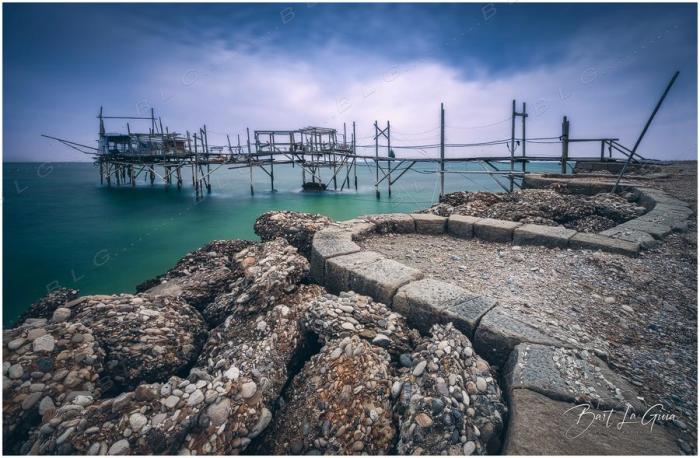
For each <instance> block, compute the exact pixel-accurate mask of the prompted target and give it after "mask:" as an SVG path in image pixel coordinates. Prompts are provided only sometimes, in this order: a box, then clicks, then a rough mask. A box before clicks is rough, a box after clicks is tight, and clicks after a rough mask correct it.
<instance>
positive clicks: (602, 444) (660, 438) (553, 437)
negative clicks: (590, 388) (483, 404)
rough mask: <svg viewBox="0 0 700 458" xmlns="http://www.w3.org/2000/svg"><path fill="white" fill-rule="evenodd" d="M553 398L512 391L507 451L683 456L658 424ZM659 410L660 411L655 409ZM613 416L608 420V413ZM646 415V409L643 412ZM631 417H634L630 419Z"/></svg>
mask: <svg viewBox="0 0 700 458" xmlns="http://www.w3.org/2000/svg"><path fill="white" fill-rule="evenodd" d="M586 408H587V406H586V405H585V404H584V405H581V406H580V407H577V406H576V404H571V403H567V402H561V401H555V400H552V399H549V398H548V397H546V396H543V395H541V394H539V393H535V392H533V391H530V390H525V389H517V390H514V391H513V392H512V393H511V395H510V404H509V421H508V429H507V430H506V438H505V444H504V447H503V450H502V453H503V454H504V455H670V454H680V450H679V449H678V446H677V445H676V444H675V442H674V440H673V437H672V436H671V434H670V433H669V432H668V431H667V430H666V429H665V428H664V426H663V425H661V424H660V423H659V422H655V424H653V428H652V427H651V426H652V425H651V424H650V423H647V424H642V423H641V422H639V418H640V417H639V416H638V417H637V421H636V422H634V423H632V422H629V423H623V424H622V425H621V426H620V427H619V428H618V424H619V423H620V422H621V421H623V420H624V419H625V416H624V412H619V411H613V412H612V413H610V412H609V411H607V412H606V411H602V410H596V409H594V408H593V407H592V406H591V407H590V408H588V410H584V409H586ZM656 413H660V412H658V411H657V412H656ZM609 414H610V420H609V421H607V420H608V415H609ZM641 414H643V412H642V413H641ZM626 420H628V421H629V420H630V418H629V417H628V418H626Z"/></svg>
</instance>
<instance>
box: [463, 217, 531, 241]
mask: <svg viewBox="0 0 700 458" xmlns="http://www.w3.org/2000/svg"><path fill="white" fill-rule="evenodd" d="M520 226H522V224H521V223H516V222H514V221H505V220H501V219H492V218H479V220H478V221H475V222H474V237H476V238H479V239H481V240H488V241H491V242H511V241H512V240H513V231H514V230H515V228H517V227H520Z"/></svg>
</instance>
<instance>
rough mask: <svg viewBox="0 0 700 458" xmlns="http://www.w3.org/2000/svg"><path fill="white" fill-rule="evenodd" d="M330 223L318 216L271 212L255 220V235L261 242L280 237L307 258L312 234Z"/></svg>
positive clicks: (326, 218)
mask: <svg viewBox="0 0 700 458" xmlns="http://www.w3.org/2000/svg"><path fill="white" fill-rule="evenodd" d="M331 223H332V221H331V219H330V218H328V217H327V216H323V215H320V214H314V213H301V212H293V211H271V212H267V213H263V214H262V215H260V216H259V217H258V219H256V220H255V233H256V234H258V235H259V236H260V239H261V240H262V241H263V242H268V241H271V240H274V239H276V238H277V237H281V238H283V239H285V240H286V241H287V242H289V244H290V245H292V246H293V247H295V248H296V249H297V250H299V253H300V254H302V255H303V256H305V257H307V258H308V257H309V256H310V255H311V241H312V239H313V237H314V234H315V233H316V232H317V231H320V230H321V229H323V228H324V227H326V226H328V225H329V224H331Z"/></svg>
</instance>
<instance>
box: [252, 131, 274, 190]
mask: <svg viewBox="0 0 700 458" xmlns="http://www.w3.org/2000/svg"><path fill="white" fill-rule="evenodd" d="M256 141H257V139H256ZM274 151H275V134H274V133H273V134H272V147H271V149H270V191H271V192H275V156H273V154H272V153H274Z"/></svg>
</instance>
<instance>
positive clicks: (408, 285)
mask: <svg viewBox="0 0 700 458" xmlns="http://www.w3.org/2000/svg"><path fill="white" fill-rule="evenodd" d="M555 182H563V183H567V186H568V187H569V188H570V189H574V190H575V191H576V192H581V193H586V194H591V193H595V192H601V191H609V190H610V189H609V188H610V185H609V184H606V183H599V182H585V181H576V182H571V181H569V180H562V179H553V178H545V177H541V176H530V177H527V180H526V185H527V186H529V187H532V186H533V185H534V186H536V187H540V186H546V185H549V184H552V183H555ZM621 189H622V190H623V191H625V192H631V193H633V194H634V195H635V196H637V198H638V199H639V201H640V203H642V205H644V206H645V207H646V208H647V209H648V210H649V211H648V212H647V213H645V214H644V215H642V216H641V217H639V218H636V219H633V220H630V221H627V222H626V223H623V224H620V225H619V226H616V227H614V228H612V229H609V230H608V231H604V232H602V233H600V234H590V233H584V232H576V231H574V230H571V229H566V228H562V227H552V226H542V225H536V224H521V223H518V222H513V221H504V220H498V219H491V218H476V217H472V216H462V215H452V216H450V217H449V218H445V217H442V216H438V215H432V214H423V213H414V214H402V213H392V214H383V215H369V216H364V217H360V218H355V219H352V220H348V221H342V222H339V223H336V224H334V225H333V226H331V227H328V228H325V229H323V230H321V231H319V232H317V233H316V234H315V235H314V238H313V241H312V252H311V273H312V278H313V279H314V280H315V281H317V282H318V283H319V284H322V285H324V286H326V288H327V289H328V290H329V291H331V292H334V293H339V292H340V291H347V290H353V291H355V292H357V293H360V294H365V295H368V296H371V297H372V298H373V299H374V300H376V301H378V302H383V303H385V304H386V305H388V306H390V307H393V308H395V309H397V310H399V311H400V312H401V313H403V314H404V315H405V316H406V318H407V319H408V320H409V322H411V323H412V326H414V327H415V328H417V329H419V330H422V332H426V331H427V330H429V328H430V326H431V325H432V324H435V323H446V322H453V323H454V324H455V326H456V327H457V328H458V329H460V330H461V331H462V332H464V333H465V334H466V335H468V336H470V337H471V338H473V341H474V346H475V348H476V349H477V351H479V352H480V353H481V354H482V355H483V357H484V358H486V359H487V360H488V361H489V362H491V363H492V364H494V365H497V366H501V365H503V364H504V363H505V361H506V359H507V358H508V355H510V353H511V351H512V350H513V349H514V348H515V347H516V346H517V345H518V344H521V343H525V342H527V343H533V344H544V345H555V346H561V347H567V346H568V345H567V344H566V343H562V342H559V341H557V340H556V339H554V338H552V337H550V336H547V335H545V334H543V333H542V332H540V331H539V330H537V329H535V328H533V327H532V326H530V325H529V324H527V323H524V322H521V321H519V320H518V319H516V318H515V317H511V316H509V315H507V314H505V313H503V312H502V311H501V310H500V309H499V308H498V307H497V306H496V303H495V301H493V300H492V299H489V298H486V297H482V296H474V295H472V294H470V293H469V292H468V291H466V290H463V289H462V288H459V287H457V286H455V285H451V284H448V283H444V282H438V281H436V280H431V279H423V277H424V275H423V273H422V272H421V271H419V270H417V269H413V268H410V267H407V266H405V265H403V264H401V263H399V262H396V261H393V260H390V259H387V258H385V257H384V256H382V255H380V254H379V253H375V252H366V251H362V249H361V248H360V246H359V245H357V244H356V243H355V242H356V241H358V240H361V239H362V238H364V237H367V236H368V235H370V234H372V233H375V232H379V233H387V232H397V233H410V232H414V231H415V232H417V233H419V234H436V235H439V234H444V233H448V234H450V235H452V236H454V237H459V238H465V239H470V238H479V239H482V240H490V241H497V242H511V243H514V244H534V245H544V246H548V247H558V248H572V249H591V250H603V251H607V252H611V253H618V254H623V255H627V256H636V255H637V254H638V253H639V251H640V248H642V247H643V248H648V247H651V246H654V245H655V244H656V243H658V240H659V239H660V238H662V237H664V236H665V235H667V234H668V233H670V232H671V231H672V230H683V229H684V228H687V221H688V218H689V217H691V215H692V214H693V211H692V210H691V209H690V208H689V207H688V204H686V203H685V202H683V201H681V200H678V199H675V198H673V197H671V196H669V195H668V194H666V193H665V192H663V191H659V190H656V189H651V188H647V187H633V186H629V185H623V186H621Z"/></svg>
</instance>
